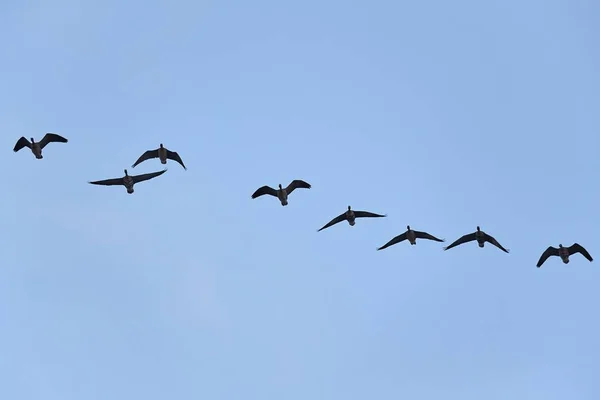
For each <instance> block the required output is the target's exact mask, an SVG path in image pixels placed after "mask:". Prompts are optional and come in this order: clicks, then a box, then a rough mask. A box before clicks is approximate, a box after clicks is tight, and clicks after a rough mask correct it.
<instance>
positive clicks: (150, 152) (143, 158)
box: [131, 149, 158, 168]
mask: <svg viewBox="0 0 600 400" xmlns="http://www.w3.org/2000/svg"><path fill="white" fill-rule="evenodd" d="M157 157H158V149H156V150H148V151H147V152H145V153H144V154H142V155H141V156H140V158H138V159H137V161H136V162H135V163H134V164H133V165H132V166H131V168H135V166H136V165H138V164H139V163H141V162H142V161H146V160H149V159H151V158H157Z"/></svg>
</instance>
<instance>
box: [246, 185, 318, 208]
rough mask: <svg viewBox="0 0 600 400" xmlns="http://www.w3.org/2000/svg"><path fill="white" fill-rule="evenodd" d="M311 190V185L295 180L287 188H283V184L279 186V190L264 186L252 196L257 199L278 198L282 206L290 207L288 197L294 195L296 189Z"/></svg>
mask: <svg viewBox="0 0 600 400" xmlns="http://www.w3.org/2000/svg"><path fill="white" fill-rule="evenodd" d="M299 188H302V189H310V184H309V183H306V182H304V181H302V180H300V179H295V180H293V181H292V182H291V183H290V184H289V185H288V186H287V187H286V188H283V187H281V183H280V184H279V189H273V188H272V187H270V186H262V187H260V188H258V189H257V190H256V192H254V193H253V194H252V198H253V199H256V198H257V197H260V196H263V195H265V194H268V195H270V196H274V197H277V198H278V199H279V201H280V202H281V205H282V206H287V205H288V196H289V195H290V194H292V192H293V191H294V190H296V189H299Z"/></svg>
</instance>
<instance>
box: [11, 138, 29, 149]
mask: <svg viewBox="0 0 600 400" xmlns="http://www.w3.org/2000/svg"><path fill="white" fill-rule="evenodd" d="M23 147H29V148H31V142H30V141H29V140H27V139H26V138H25V137H23V136H21V138H20V139H19V140H17V144H15V148H14V149H13V151H15V152H17V151H19V150H21V149H22V148H23Z"/></svg>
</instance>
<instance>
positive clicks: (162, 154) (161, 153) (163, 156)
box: [131, 143, 187, 170]
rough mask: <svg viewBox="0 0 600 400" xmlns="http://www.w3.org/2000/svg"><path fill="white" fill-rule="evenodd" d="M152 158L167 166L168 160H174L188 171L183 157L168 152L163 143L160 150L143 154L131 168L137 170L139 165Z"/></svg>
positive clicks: (173, 152)
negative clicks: (136, 167)
mask: <svg viewBox="0 0 600 400" xmlns="http://www.w3.org/2000/svg"><path fill="white" fill-rule="evenodd" d="M151 158H159V159H160V163H161V164H166V163H167V159H169V160H173V161H176V162H178V163H179V164H180V165H181V166H182V167H183V169H185V170H187V168H186V167H185V165H184V164H183V161H182V160H181V157H179V154H177V152H175V151H171V150H167V148H166V147H163V144H162V143H161V144H160V147H159V148H158V149H156V150H148V151H146V152H145V153H144V154H142V155H141V156H140V158H138V159H137V161H136V162H135V163H134V164H133V165H132V166H131V168H135V166H136V165H138V164H139V163H141V162H143V161H146V160H149V159H151Z"/></svg>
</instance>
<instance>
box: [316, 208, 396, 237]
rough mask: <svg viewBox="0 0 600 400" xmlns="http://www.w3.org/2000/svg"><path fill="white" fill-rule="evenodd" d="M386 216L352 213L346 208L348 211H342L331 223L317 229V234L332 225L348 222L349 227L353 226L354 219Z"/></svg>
mask: <svg viewBox="0 0 600 400" xmlns="http://www.w3.org/2000/svg"><path fill="white" fill-rule="evenodd" d="M386 216H387V215H381V214H375V213H372V212H369V211H354V210H352V209H351V207H350V206H348V210H346V211H344V212H343V213H341V214H340V215H338V216H337V217H335V218H334V219H332V220H331V221H329V222H328V223H327V224H326V225H325V226H323V227H322V228H321V229H319V230H318V231H317V232H320V231H322V230H323V229H326V228H329V227H330V226H332V225H335V224H337V223H338V222H342V221H348V224H350V226H354V224H356V222H355V221H356V218H378V217H386Z"/></svg>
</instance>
